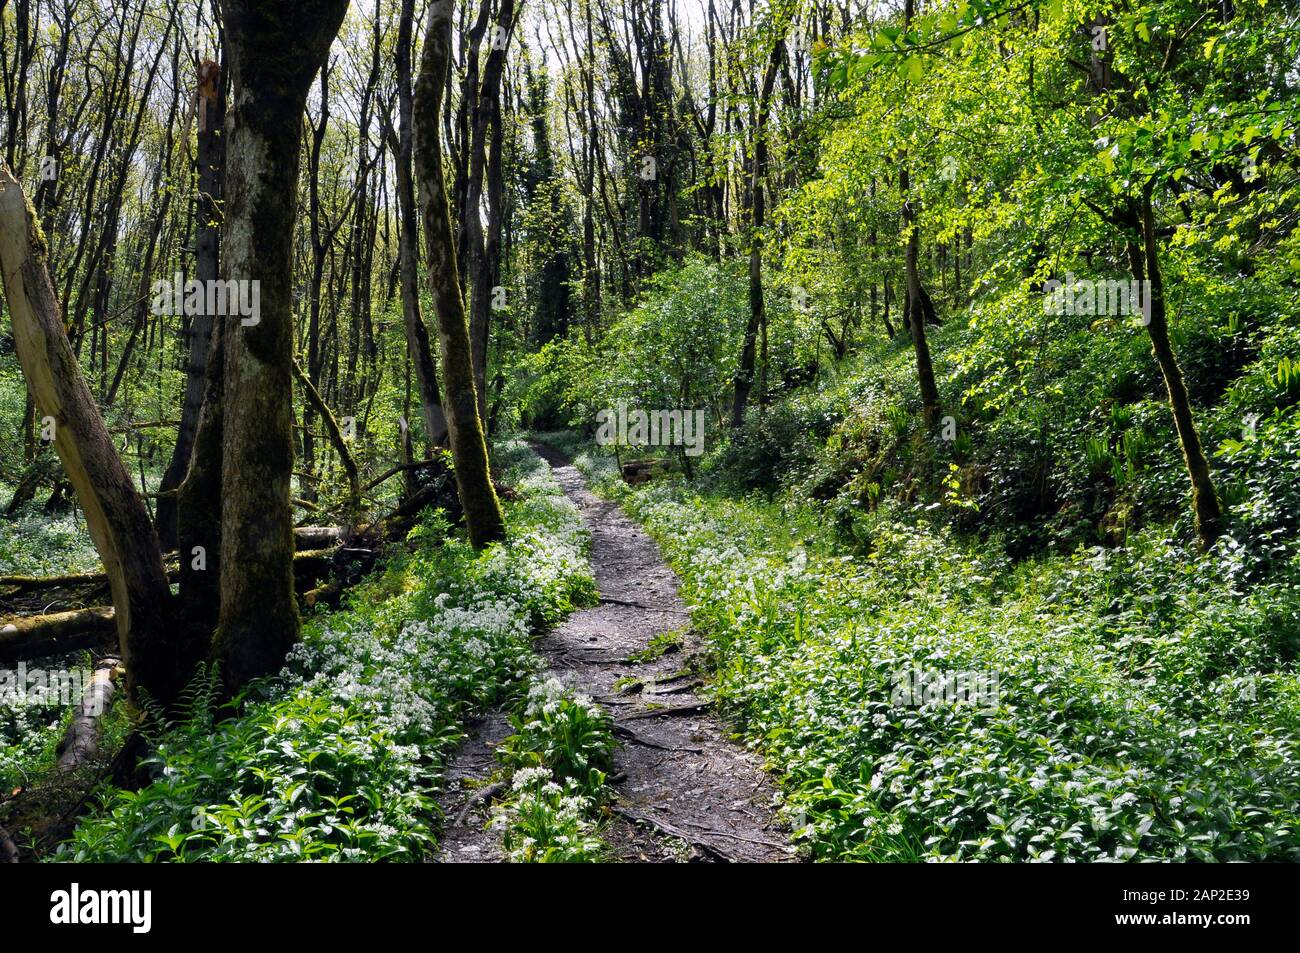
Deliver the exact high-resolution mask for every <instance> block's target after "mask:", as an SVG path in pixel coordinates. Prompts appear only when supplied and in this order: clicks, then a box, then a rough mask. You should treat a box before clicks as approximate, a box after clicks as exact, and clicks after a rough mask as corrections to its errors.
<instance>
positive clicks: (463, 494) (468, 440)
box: [414, 0, 505, 549]
mask: <svg viewBox="0 0 1300 953" xmlns="http://www.w3.org/2000/svg"><path fill="white" fill-rule="evenodd" d="M453 6H454V2H453V0H433V2H432V4H431V5H430V6H429V21H428V28H427V30H426V33H425V37H424V49H423V52H422V55H421V58H420V73H419V76H418V78H417V79H416V83H415V130H414V131H415V142H414V154H415V155H414V158H415V169H416V177H417V179H418V182H419V199H420V208H421V211H422V213H423V216H424V236H425V245H426V251H427V256H426V257H427V259H428V264H429V284H430V287H431V289H432V291H433V305H434V308H435V309H437V312H438V345H439V352H440V356H441V358H442V361H441V364H442V382H443V391H444V395H443V397H444V399H443V409H444V411H445V412H446V415H447V430H448V433H449V435H450V439H451V455H452V460H453V463H454V464H455V467H456V489H457V491H458V493H459V495H460V501H461V505H462V506H463V507H464V508H465V523H466V526H467V527H468V529H469V538H470V542H471V543H472V544H473V545H474V546H475V547H476V548H479V549H481V548H483V547H484V546H487V545H488V544H489V543H492V542H495V541H497V540H500V539H503V538H504V537H505V519H504V517H503V516H502V514H501V504H500V502H499V501H498V500H497V495H496V491H495V489H493V486H492V474H491V471H490V469H489V467H488V453H487V442H486V441H485V440H484V437H483V421H482V420H481V419H480V417H479V413H478V394H477V391H476V389H475V386H474V364H473V359H472V358H471V352H470V340H469V322H468V320H467V318H466V315H465V300H464V298H463V297H462V296H461V285H460V276H459V273H458V268H457V263H456V240H455V237H454V235H453V233H452V227H451V207H450V205H449V204H448V200H447V186H446V182H445V179H444V176H443V169H442V142H441V140H440V138H439V123H440V118H439V117H440V113H441V106H442V97H443V92H444V89H445V86H446V83H447V69H448V64H449V63H450V60H451V17H452V8H453Z"/></svg>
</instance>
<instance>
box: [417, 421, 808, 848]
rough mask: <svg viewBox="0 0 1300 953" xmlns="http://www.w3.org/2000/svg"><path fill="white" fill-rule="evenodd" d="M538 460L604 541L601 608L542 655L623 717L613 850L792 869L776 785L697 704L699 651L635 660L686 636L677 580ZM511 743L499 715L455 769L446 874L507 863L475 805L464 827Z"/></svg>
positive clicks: (588, 497)
mask: <svg viewBox="0 0 1300 953" xmlns="http://www.w3.org/2000/svg"><path fill="white" fill-rule="evenodd" d="M535 449H536V450H537V451H538V453H539V454H540V455H541V456H542V457H543V459H545V460H546V461H547V463H549V464H551V466H552V468H553V469H554V472H555V477H556V479H557V480H558V481H559V483H560V485H561V486H562V487H563V488H564V492H565V493H566V494H567V495H568V497H569V498H570V499H571V500H573V502H574V503H575V504H577V506H578V508H579V510H580V511H581V513H582V516H583V519H584V520H586V522H587V525H588V527H589V528H590V529H591V533H592V554H591V560H592V565H593V567H594V569H595V572H596V584H597V586H598V587H599V589H600V593H601V601H600V604H599V605H598V606H595V607H593V608H591V609H584V610H582V611H580V612H576V613H574V615H572V616H571V617H570V618H569V620H568V621H567V622H566V623H565V624H564V625H562V626H560V627H559V628H558V629H556V630H555V631H553V632H550V633H548V634H547V635H545V636H544V637H543V638H542V639H541V640H540V641H539V644H538V648H539V651H541V652H542V653H543V655H544V656H545V657H546V659H547V661H548V662H549V665H550V669H551V674H553V675H555V676H558V677H559V678H560V679H561V680H562V681H563V682H564V683H565V684H567V685H571V686H573V687H575V688H576V689H577V690H578V691H580V692H584V693H586V694H588V695H591V696H592V697H593V698H594V699H595V700H596V701H597V702H599V703H600V704H602V705H604V706H605V708H606V709H607V710H608V711H609V712H610V714H611V715H612V716H613V718H614V721H615V725H616V728H615V731H616V733H617V734H618V736H619V739H620V741H621V742H622V749H621V750H620V752H619V753H618V755H617V757H616V758H615V771H616V774H615V775H614V779H615V780H616V782H617V786H616V790H617V791H618V799H617V801H615V803H614V805H613V811H614V816H613V819H612V822H611V823H610V824H609V825H608V827H607V828H606V830H605V838H606V840H607V841H608V842H609V843H610V845H611V846H612V847H613V849H614V851H615V853H616V854H617V856H618V858H619V859H620V860H625V861H638V862H655V861H674V860H702V861H715V862H726V861H753V862H773V861H782V860H789V859H790V857H791V854H790V852H789V849H788V848H787V846H786V836H785V833H784V832H783V831H782V830H781V828H780V827H779V826H778V825H777V822H776V820H775V816H774V813H773V810H772V806H771V805H772V795H773V788H772V785H771V782H770V780H769V779H768V778H767V776H766V775H764V774H763V772H762V771H761V770H760V768H759V766H758V762H757V759H756V758H754V757H753V756H752V755H750V754H749V753H747V752H745V751H743V750H742V749H740V748H738V747H737V746H736V745H735V744H733V743H732V742H730V741H728V740H727V738H726V735H725V733H724V731H723V729H722V728H721V727H720V726H719V725H718V723H717V722H716V721H715V720H714V719H713V718H712V717H711V716H710V715H709V714H708V712H707V710H706V709H707V705H708V701H707V699H706V698H704V697H702V696H701V695H699V694H696V691H697V690H698V689H699V688H700V687H701V686H700V683H699V680H698V679H697V678H695V677H694V676H693V675H692V674H691V673H690V672H689V671H687V670H686V663H685V654H686V652H688V651H689V649H690V646H689V644H687V645H686V646H684V647H683V649H677V650H675V651H670V652H668V653H667V654H664V655H662V656H660V657H658V658H655V659H651V660H647V661H643V662H637V661H634V660H633V658H632V657H633V656H636V655H638V654H639V653H643V652H645V651H646V649H647V648H648V647H649V646H650V643H651V641H652V640H653V639H654V638H655V636H657V635H660V634H662V633H668V632H674V631H679V630H682V629H684V628H685V626H686V623H687V621H688V617H687V612H686V607H685V605H684V604H683V603H682V600H681V598H680V597H679V596H678V594H677V578H676V576H674V575H673V572H672V570H670V569H669V568H668V567H667V566H666V565H665V564H664V561H663V558H662V557H661V556H660V554H659V549H658V547H657V546H656V545H655V544H654V542H653V540H651V539H650V537H649V536H647V535H646V534H645V533H644V532H643V531H642V530H641V528H640V527H638V526H637V525H636V524H634V523H633V522H632V521H631V520H629V519H628V518H627V517H626V516H625V515H624V514H623V511H622V510H621V509H620V508H619V506H618V504H616V503H611V502H609V501H607V500H602V499H600V498H599V497H597V496H596V495H595V494H593V493H592V492H591V491H590V490H588V489H587V485H586V482H585V481H584V480H583V478H582V475H581V474H580V473H579V472H578V471H577V469H576V468H575V467H574V466H573V465H572V464H571V463H570V462H569V461H568V460H567V459H565V458H564V457H563V456H562V455H561V454H559V453H558V452H556V451H555V450H553V449H551V448H549V447H545V446H537V447H535ZM508 733H509V725H508V723H507V722H506V720H505V719H504V718H503V717H501V716H500V715H497V714H494V715H490V716H489V717H488V718H485V719H483V721H482V722H480V723H479V724H478V725H476V726H474V728H473V730H472V733H471V737H470V739H469V740H468V741H467V742H466V743H465V745H464V746H463V747H462V748H461V750H460V752H459V753H458V754H457V756H456V758H455V759H454V760H453V762H452V764H451V766H450V767H449V770H448V778H449V781H450V782H452V783H449V785H448V787H449V791H450V793H449V794H448V795H447V797H446V800H445V801H444V804H443V808H444V810H445V811H446V812H447V830H446V832H445V833H444V836H443V841H442V845H441V850H440V854H439V857H438V860H439V861H440V862H444V863H474V862H493V861H499V860H500V859H501V850H500V846H499V844H498V842H497V836H496V834H495V833H494V832H490V831H484V830H483V824H484V821H485V819H486V807H485V806H483V805H479V804H472V805H470V810H469V813H468V816H467V817H466V819H465V822H464V823H463V824H457V823H456V819H457V817H458V815H460V814H461V813H462V812H463V811H464V809H465V806H466V804H467V803H468V799H469V795H468V794H467V793H466V791H467V789H468V788H470V787H473V786H477V785H481V783H482V779H484V778H486V777H487V776H489V775H490V774H491V773H492V771H493V770H494V769H495V766H496V765H495V761H494V760H493V757H492V752H493V750H494V749H495V747H496V744H497V743H498V742H499V741H500V740H501V738H503V737H504V736H505V735H506V734H508ZM464 780H469V781H470V784H468V785H467V784H465V783H464ZM457 781H461V783H456V782H457Z"/></svg>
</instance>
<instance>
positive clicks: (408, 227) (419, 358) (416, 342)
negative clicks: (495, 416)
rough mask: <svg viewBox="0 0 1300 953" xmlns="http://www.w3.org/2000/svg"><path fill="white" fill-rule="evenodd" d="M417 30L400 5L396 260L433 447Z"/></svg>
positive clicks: (441, 427)
mask: <svg viewBox="0 0 1300 953" xmlns="http://www.w3.org/2000/svg"><path fill="white" fill-rule="evenodd" d="M414 26H415V0H402V13H401V20H400V22H399V23H398V28H397V142H396V143H395V145H394V149H393V152H394V154H395V156H396V163H397V207H398V214H399V217H400V223H401V224H400V229H399V232H398V239H397V242H398V255H399V256H400V259H401V287H402V320H403V323H404V326H405V330H406V346H407V349H408V350H409V351H410V354H411V363H412V365H414V367H415V381H416V385H417V387H418V388H419V391H420V411H421V413H422V415H423V417H424V431H425V435H426V436H427V437H428V439H429V443H430V445H431V446H434V447H441V446H444V445H446V443H447V415H446V414H444V413H443V410H442V397H441V396H440V395H439V394H438V368H437V365H435V364H434V360H433V350H432V348H431V347H430V346H429V329H428V327H426V325H425V323H424V316H423V315H422V314H421V313H420V273H419V268H420V245H419V240H420V226H419V219H418V217H417V212H416V208H415V182H414V181H413V179H412V172H411V161H412V160H411V113H412V109H413V106H412V103H411V96H412V93H411V47H412V43H413V33H414Z"/></svg>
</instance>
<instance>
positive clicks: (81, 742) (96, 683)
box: [58, 658, 119, 771]
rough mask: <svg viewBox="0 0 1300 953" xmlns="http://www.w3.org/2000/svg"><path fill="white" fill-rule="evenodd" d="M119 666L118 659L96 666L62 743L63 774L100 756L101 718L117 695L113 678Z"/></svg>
mask: <svg viewBox="0 0 1300 953" xmlns="http://www.w3.org/2000/svg"><path fill="white" fill-rule="evenodd" d="M118 664H119V662H118V660H117V659H115V658H106V659H103V660H101V661H100V662H99V664H98V665H96V666H95V673H94V674H93V675H92V676H91V677H90V684H89V685H87V686H86V691H85V693H84V694H83V695H82V696H81V704H80V705H78V706H77V713H76V714H75V715H73V716H72V721H70V722H69V723H68V729H67V731H65V732H64V734H63V740H62V741H61V742H59V747H58V755H59V770H60V771H75V770H76V769H77V768H80V767H81V766H82V765H84V764H85V763H86V762H88V761H90V760H92V759H93V758H94V757H95V756H96V755H98V754H99V719H100V718H102V717H103V715H104V712H106V711H108V706H109V705H110V704H112V702H113V695H114V694H116V691H117V685H116V683H115V682H114V681H113V675H114V673H115V671H116V670H117V667H118Z"/></svg>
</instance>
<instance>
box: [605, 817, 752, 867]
mask: <svg viewBox="0 0 1300 953" xmlns="http://www.w3.org/2000/svg"><path fill="white" fill-rule="evenodd" d="M610 810H611V811H613V812H614V813H615V814H617V815H618V816H619V817H622V818H625V819H626V820H629V821H631V822H632V823H634V824H643V825H645V826H647V827H652V828H654V829H655V830H657V831H659V833H661V834H667V835H668V836H669V837H675V838H676V839H677V840H679V841H682V842H683V843H685V844H687V845H688V846H690V847H693V848H694V849H695V850H698V851H699V852H700V853H701V854H703V855H705V856H706V857H708V858H710V859H712V860H714V861H716V862H718V863H723V864H734V863H737V862H738V860H739V858H736V857H733V856H732V855H731V854H728V853H727V852H726V851H724V850H721V849H719V848H717V847H714V846H713V845H712V844H710V843H709V842H708V841H702V840H700V839H699V838H698V837H696V836H695V835H694V834H691V833H689V832H688V831H684V830H682V829H681V828H680V827H676V826H674V825H672V824H669V823H668V822H667V821H661V820H659V818H657V817H652V816H651V815H649V814H640V813H638V812H637V811H633V810H630V809H628V808H626V807H619V806H618V805H617V804H616V805H614V806H613V807H611V808H610Z"/></svg>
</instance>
